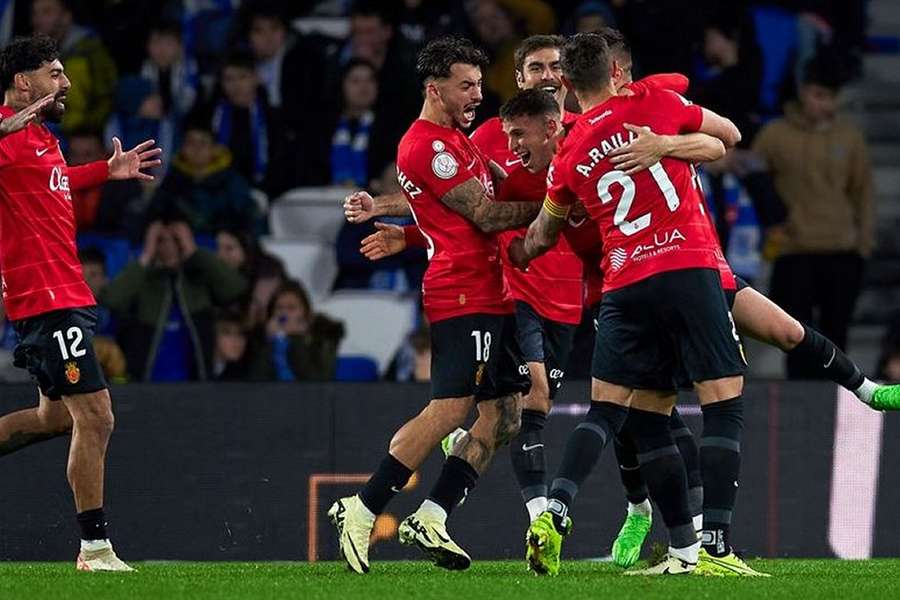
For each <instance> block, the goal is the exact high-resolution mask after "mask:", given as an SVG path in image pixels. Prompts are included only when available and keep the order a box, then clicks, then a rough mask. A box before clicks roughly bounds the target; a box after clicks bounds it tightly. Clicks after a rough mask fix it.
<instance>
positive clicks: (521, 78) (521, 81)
mask: <svg viewBox="0 0 900 600" xmlns="http://www.w3.org/2000/svg"><path fill="white" fill-rule="evenodd" d="M516 85H517V86H519V89H520V90H521V89H525V75H524V74H522V71H519V70H518V69H516Z"/></svg>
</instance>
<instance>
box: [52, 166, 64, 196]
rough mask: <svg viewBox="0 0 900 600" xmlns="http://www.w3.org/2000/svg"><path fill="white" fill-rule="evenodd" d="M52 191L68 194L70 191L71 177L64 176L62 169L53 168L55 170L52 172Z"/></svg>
mask: <svg viewBox="0 0 900 600" xmlns="http://www.w3.org/2000/svg"><path fill="white" fill-rule="evenodd" d="M49 186H50V191H51V192H59V191H63V192H68V191H69V176H68V175H63V172H62V169H61V168H59V167H53V170H52V171H50V183H49Z"/></svg>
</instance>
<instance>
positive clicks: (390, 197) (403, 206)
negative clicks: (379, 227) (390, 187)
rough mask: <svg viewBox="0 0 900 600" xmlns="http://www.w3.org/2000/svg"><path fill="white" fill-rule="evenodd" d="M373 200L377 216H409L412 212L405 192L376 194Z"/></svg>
mask: <svg viewBox="0 0 900 600" xmlns="http://www.w3.org/2000/svg"><path fill="white" fill-rule="evenodd" d="M372 201H373V212H374V213H375V215H374V216H376V217H408V216H409V215H410V214H411V213H410V211H409V202H407V201H406V196H404V195H403V192H396V193H394V194H385V195H383V196H376V197H375V198H372Z"/></svg>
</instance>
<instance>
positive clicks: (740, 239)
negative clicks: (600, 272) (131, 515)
mask: <svg viewBox="0 0 900 600" xmlns="http://www.w3.org/2000/svg"><path fill="white" fill-rule="evenodd" d="M863 5H864V3H862V2H840V1H832V2H808V1H804V0H782V1H780V2H753V1H749V0H745V1H735V2H727V3H722V2H716V1H715V0H705V1H698V2H692V3H689V4H688V3H685V2H679V1H675V0H672V1H669V0H665V1H663V0H660V1H658V2H640V1H636V0H608V1H603V0H587V1H581V2H579V1H575V0H568V1H556V2H548V1H545V0H467V1H464V0H442V1H436V0H428V1H427V2H426V1H424V0H395V1H393V2H391V1H370V0H357V1H352V0H320V1H318V2H315V1H309V2H275V1H251V0H246V1H244V2H241V1H239V0H209V1H207V2H179V1H176V0H168V1H164V2H152V1H149V0H133V1H129V2H121V1H114V0H95V1H88V0H85V1H83V2H77V1H75V0H7V1H6V2H0V47H2V46H4V45H5V44H6V43H7V42H8V41H9V40H10V39H12V36H14V35H27V34H31V33H40V34H45V35H49V36H51V37H53V38H54V39H55V40H56V41H57V42H58V44H59V46H60V48H61V51H62V56H63V62H64V65H65V68H66V73H67V75H68V76H69V77H70V79H71V80H72V90H71V92H70V93H69V97H68V109H67V111H66V114H65V118H64V119H63V121H62V122H61V123H60V125H59V127H58V129H57V133H58V134H59V135H60V139H61V140H62V143H63V148H64V151H65V154H66V157H67V159H68V161H69V163H70V164H82V163H86V162H90V161H93V160H97V159H99V158H102V157H104V156H106V155H108V153H109V150H110V148H109V147H108V146H107V144H109V143H110V142H109V140H111V139H112V137H113V136H117V137H119V138H120V139H121V140H122V143H123V145H124V146H126V147H132V146H134V145H135V144H137V143H138V142H140V141H142V140H144V139H147V138H153V139H155V140H157V143H158V145H159V146H160V147H162V148H163V150H164V155H163V166H162V167H161V168H160V169H158V171H157V172H156V179H155V181H153V182H149V183H147V182H140V183H139V182H137V181H133V180H129V181H109V182H107V183H105V184H103V185H102V186H101V187H98V188H94V189H91V190H87V191H81V192H79V193H77V194H74V198H73V201H74V209H75V214H76V219H77V223H78V230H79V248H80V255H81V260H82V265H83V267H84V271H85V276H86V278H87V280H88V282H89V284H90V285H91V288H92V290H93V291H94V293H95V295H96V296H97V298H98V300H99V302H100V304H101V307H102V319H101V325H100V327H99V333H100V334H102V335H98V337H97V347H98V356H99V357H100V358H101V362H102V364H103V367H104V370H105V371H106V374H107V376H108V377H109V378H110V379H111V380H113V381H186V380H227V381H242V380H243V381H246V380H252V381H264V380H268V381H295V380H331V379H334V378H335V376H336V371H337V369H338V350H339V346H340V343H341V340H342V338H343V337H344V335H345V328H344V325H343V324H342V323H341V322H339V321H336V320H334V319H332V318H330V317H329V316H327V315H325V314H321V313H319V312H317V311H316V307H315V306H314V305H313V303H312V301H311V298H310V294H309V293H308V292H307V290H306V287H307V286H308V282H305V281H297V280H294V279H292V278H291V277H290V276H289V275H288V272H289V269H288V268H286V265H285V264H283V263H282V261H281V260H280V259H279V258H277V257H276V256H274V255H273V254H270V253H268V252H266V251H265V250H264V249H263V247H262V246H261V244H260V236H262V235H265V234H266V233H267V232H268V228H269V221H268V213H269V211H270V209H271V207H272V206H274V205H275V204H276V203H278V202H279V199H280V198H281V197H282V196H283V195H284V194H285V193H286V192H288V191H289V190H293V189H295V188H300V187H311V186H343V187H346V188H347V189H348V190H351V189H359V188H365V189H368V190H370V191H372V193H373V194H375V193H388V192H391V191H395V190H397V189H398V187H397V181H396V177H395V165H394V162H393V161H394V158H395V154H396V149H397V145H398V142H399V139H400V137H401V136H402V134H403V132H404V131H405V130H406V128H407V127H408V125H409V123H410V122H411V121H412V120H413V119H415V118H416V117H417V115H418V110H419V107H420V103H421V92H420V89H419V84H418V81H417V80H416V77H415V69H414V62H415V55H416V52H417V51H418V50H419V49H420V48H421V47H422V45H423V44H424V43H425V42H426V41H428V40H430V39H432V38H434V37H436V36H438V35H441V34H457V35H463V36H466V37H469V38H471V39H473V40H474V41H475V42H476V43H477V44H478V45H479V46H481V47H482V48H484V49H485V50H486V51H487V52H488V54H489V55H490V57H491V66H490V67H489V68H488V69H487V70H486V71H485V72H484V101H483V103H482V105H481V107H480V108H479V111H478V116H477V121H476V123H475V125H474V126H477V125H478V124H479V123H480V122H481V121H483V120H485V119H487V118H489V117H491V116H494V115H496V114H497V111H498V109H499V106H500V105H501V104H502V103H503V102H504V101H506V100H508V99H509V98H510V97H511V96H512V95H513V94H514V93H515V92H516V89H517V88H516V81H515V79H514V77H513V73H514V70H515V66H514V59H513V56H514V50H515V48H516V47H517V45H518V44H519V43H520V42H521V41H522V40H523V39H524V38H525V37H527V36H529V35H532V34H537V33H550V32H560V33H563V34H568V33H574V32H579V31H591V30H596V29H598V28H600V27H604V26H612V27H616V28H619V29H621V30H622V31H623V32H624V34H625V35H626V37H627V38H628V39H629V40H630V41H631V44H632V46H633V49H634V52H633V53H634V62H635V67H634V68H635V79H637V78H638V77H640V76H641V75H643V74H649V73H661V72H679V73H684V74H686V75H688V76H689V77H690V80H691V85H690V88H689V90H688V93H687V96H688V97H690V98H691V99H693V100H695V101H697V102H698V103H700V104H703V105H705V106H708V107H709V108H711V109H713V110H715V111H717V112H719V113H720V114H723V115H725V116H727V117H729V118H731V119H732V120H733V121H734V122H735V123H736V124H737V125H738V126H739V127H740V129H741V130H742V132H743V141H742V143H741V146H740V147H739V148H737V149H735V150H733V151H731V152H729V154H728V155H727V156H726V157H725V158H724V159H722V160H720V161H717V162H716V163H713V164H711V165H709V166H708V167H707V168H706V169H705V171H704V174H703V176H704V178H705V189H706V191H707V195H708V201H709V204H710V206H711V208H712V210H713V212H714V213H715V215H716V223H717V227H718V229H719V233H720V237H721V239H722V245H723V247H724V248H726V250H727V253H728V255H729V259H730V260H731V262H732V266H733V267H734V269H735V271H736V272H737V273H738V274H740V275H742V276H743V277H745V278H746V279H748V280H750V281H752V280H754V279H756V278H757V277H759V276H760V271H761V269H760V264H761V261H762V260H763V258H761V256H762V257H764V259H768V260H771V261H773V262H774V267H773V275H772V280H771V283H770V292H771V295H772V297H773V299H775V300H776V301H777V302H778V303H779V304H781V305H782V306H784V307H785V308H786V309H787V310H789V311H790V312H791V313H792V314H794V315H795V316H797V317H798V318H800V319H802V320H806V321H809V322H817V326H818V327H819V328H820V329H821V331H822V332H823V333H825V334H827V335H828V337H830V338H831V339H833V340H834V341H835V342H836V343H837V344H838V345H839V346H842V347H843V346H844V345H846V341H847V330H848V327H849V324H850V320H851V317H852V314H853V310H854V305H855V301H856V298H857V296H858V294H859V290H860V286H861V284H862V273H863V266H864V263H865V261H866V259H867V258H868V257H869V256H870V255H871V253H872V250H873V247H872V245H873V240H874V233H873V205H872V175H871V172H870V167H869V163H868V159H867V151H866V143H865V140H864V138H863V135H862V133H861V131H860V130H859V129H858V128H856V127H855V126H853V125H850V124H849V122H847V121H844V120H843V119H840V118H839V117H836V111H837V107H838V92H839V91H840V89H841V87H842V86H843V85H844V84H845V83H847V82H848V81H851V80H852V79H853V78H855V77H857V76H858V75H859V73H860V68H861V67H860V65H861V54H862V51H863V44H864V35H863V32H864V25H865V18H864V16H865V15H864V10H863V8H862V7H863ZM688 6H689V7H688ZM766 19H768V21H765V22H767V23H769V24H772V26H771V27H770V28H767V34H766V35H765V36H761V35H760V34H759V31H758V27H759V24H760V23H761V22H763V21H764V20H766ZM779 19H783V22H785V23H786V22H788V21H790V22H791V23H794V24H795V25H796V26H795V27H793V28H792V29H790V32H789V33H784V32H782V33H780V34H779V33H778V31H779V29H778V27H777V26H776V25H777V24H778V23H780V22H781V21H779ZM673 23H677V24H678V26H677V27H673V26H672V24H673ZM779 36H780V37H779ZM571 108H576V107H571ZM473 129H474V127H473ZM832 136H837V137H839V138H840V141H841V147H842V148H843V154H842V155H841V156H840V157H833V156H830V155H828V154H827V153H826V151H825V149H826V147H827V146H826V141H828V140H829V139H831V138H832ZM800 149H802V151H801V150H800ZM835 158H837V160H835ZM836 168H839V169H846V170H847V171H848V172H849V173H848V174H847V176H848V177H849V178H850V180H851V181H852V182H853V185H852V186H851V187H850V189H847V190H837V189H836V188H835V187H834V186H831V185H829V180H828V179H827V178H822V177H821V174H823V173H828V172H829V171H830V170H833V169H836ZM811 182H812V185H811ZM335 210H337V206H335ZM373 227H374V226H373V224H371V223H367V224H350V223H347V224H345V225H344V226H343V228H342V230H341V231H340V233H339V234H338V236H337V243H336V246H335V255H336V258H337V264H338V274H337V276H336V278H335V283H334V287H335V288H338V289H345V288H351V289H380V290H385V289H387V290H400V291H404V290H405V291H407V293H411V294H415V293H417V290H418V289H419V287H420V284H421V279H422V274H423V272H424V269H425V264H426V263H425V260H426V259H425V254H424V252H422V251H420V250H415V249H413V250H408V251H406V252H404V253H402V254H400V255H398V256H396V257H392V258H391V259H389V260H386V261H381V262H379V263H371V262H369V261H368V260H366V259H365V258H364V257H363V256H362V255H361V254H360V252H359V245H360V240H362V239H363V238H364V237H365V236H367V235H368V234H370V233H371V232H372V231H373V230H374V229H373ZM835 273H837V274H835ZM409 290H412V291H409ZM418 320H419V325H418V326H415V327H413V328H412V331H411V332H410V335H409V337H408V340H407V342H406V344H405V345H403V346H402V347H401V348H400V350H399V351H398V353H397V356H396V358H395V359H394V361H393V362H392V364H391V366H390V368H389V369H388V375H387V376H388V377H391V378H395V379H398V380H407V381H412V380H415V381H427V380H428V376H429V375H428V363H429V356H430V354H429V348H428V335H427V329H426V328H427V324H426V323H425V322H424V318H422V317H419V319H418ZM0 326H2V327H3V333H2V335H0V340H2V349H0V378H2V379H3V380H5V381H14V380H16V379H22V378H27V374H26V373H25V372H24V371H18V370H16V369H12V368H11V350H12V348H13V347H14V345H15V335H14V333H13V331H12V328H11V327H10V326H9V323H8V322H5V320H4V322H3V323H0ZM587 327H589V325H587ZM898 330H900V325H895V326H894V327H893V328H892V333H890V334H889V335H888V336H887V338H886V341H885V349H884V356H883V358H882V361H881V362H882V372H881V373H879V375H880V376H882V377H889V378H891V379H898V378H900V334H898V333H897V331H898ZM583 337H586V338H587V337H590V336H589V335H585V336H583ZM101 348H102V349H101ZM573 356H576V357H577V356H590V352H589V351H585V352H578V351H576V352H574V353H573ZM569 371H570V373H571V374H573V375H576V376H577V375H579V374H580V375H586V373H587V372H588V367H587V363H586V362H585V364H584V365H578V364H573V365H571V367H570V370H569ZM788 374H789V375H790V376H792V377H804V376H807V375H809V374H808V373H803V372H802V371H801V370H799V369H798V368H796V367H794V366H792V365H790V364H788Z"/></svg>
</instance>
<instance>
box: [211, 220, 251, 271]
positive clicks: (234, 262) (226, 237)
mask: <svg viewBox="0 0 900 600" xmlns="http://www.w3.org/2000/svg"><path fill="white" fill-rule="evenodd" d="M216 255H217V256H218V257H219V259H220V260H221V261H222V262H224V263H225V264H226V265H228V266H229V267H231V268H232V269H234V270H235V271H238V272H240V273H241V274H242V275H245V276H247V277H250V276H251V275H252V272H253V259H254V258H255V255H256V248H255V243H254V240H252V239H251V238H250V236H248V235H247V234H245V233H244V232H242V231H240V230H239V229H236V228H234V227H226V228H222V229H220V230H219V231H217V232H216Z"/></svg>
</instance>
